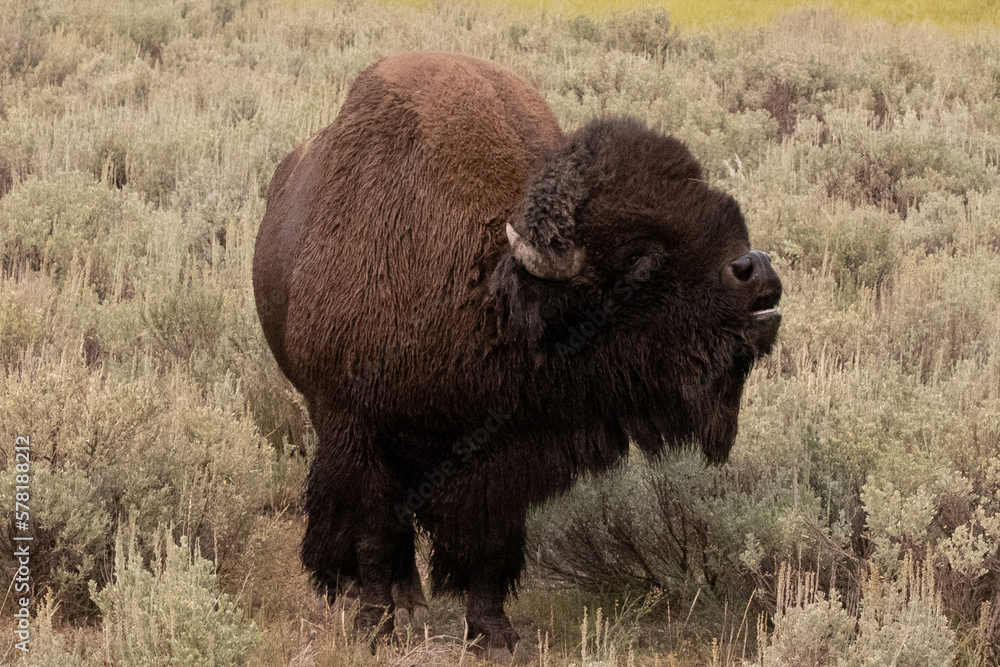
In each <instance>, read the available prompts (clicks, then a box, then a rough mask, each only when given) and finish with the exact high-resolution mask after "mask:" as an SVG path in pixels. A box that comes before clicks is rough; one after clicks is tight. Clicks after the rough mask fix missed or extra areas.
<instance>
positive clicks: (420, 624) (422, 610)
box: [396, 605, 427, 632]
mask: <svg viewBox="0 0 1000 667" xmlns="http://www.w3.org/2000/svg"><path fill="white" fill-rule="evenodd" d="M425 625H427V607H426V606H425V605H415V606H414V607H413V608H412V609H406V608H405V607H396V628H397V629H401V628H405V627H410V628H412V629H413V631H414V632H417V631H420V632H423V629H424V626H425Z"/></svg>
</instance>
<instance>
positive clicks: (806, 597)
mask: <svg viewBox="0 0 1000 667" xmlns="http://www.w3.org/2000/svg"><path fill="white" fill-rule="evenodd" d="M816 581H817V578H816V576H815V575H812V574H808V573H807V574H805V575H803V574H801V573H800V574H799V575H798V577H797V578H796V580H795V581H791V568H789V567H788V566H787V565H784V566H782V571H781V577H780V578H779V583H778V608H777V611H776V612H775V616H774V633H773V634H772V635H771V637H770V640H769V642H768V643H767V644H766V645H765V635H764V633H763V632H761V633H760V635H759V637H758V641H759V642H760V643H761V651H760V658H759V660H760V661H759V662H758V663H756V664H758V665H760V666H761V667H785V666H788V667H793V666H798V665H815V666H817V667H825V666H827V665H829V666H830V667H862V666H863V665H887V664H893V665H899V666H900V667H932V666H936V665H947V664H950V663H951V660H952V658H953V656H954V642H955V634H954V632H953V631H952V630H951V629H950V628H949V627H948V619H947V618H946V617H945V616H944V614H943V613H942V609H941V601H940V598H939V597H938V595H937V593H936V591H935V588H934V570H933V567H932V566H931V565H930V563H929V562H925V563H924V564H923V565H919V564H915V563H914V561H913V560H912V558H911V557H910V556H907V557H905V558H904V560H903V562H902V571H901V573H900V575H899V576H898V577H896V578H892V579H886V578H884V577H882V576H880V575H879V572H878V571H877V570H876V569H873V570H872V571H871V572H870V573H869V574H868V575H867V577H866V578H865V580H864V584H863V586H862V590H863V595H862V597H861V600H860V602H859V606H860V609H861V614H860V618H859V619H857V621H855V619H853V618H851V617H850V616H849V615H848V614H847V612H846V610H845V609H844V608H843V606H842V605H841V604H840V600H839V598H838V596H837V595H836V593H833V594H832V595H831V597H830V599H827V598H826V596H825V595H823V593H821V592H820V591H819V590H818V589H817V587H816ZM761 625H763V624H761ZM760 629H761V630H763V627H761V628H760Z"/></svg>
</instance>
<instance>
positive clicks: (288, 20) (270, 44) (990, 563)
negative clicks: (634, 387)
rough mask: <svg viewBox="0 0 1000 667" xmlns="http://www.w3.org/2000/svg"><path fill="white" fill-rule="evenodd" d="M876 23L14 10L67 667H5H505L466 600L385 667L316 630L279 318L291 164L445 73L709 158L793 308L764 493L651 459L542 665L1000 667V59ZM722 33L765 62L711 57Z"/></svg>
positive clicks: (550, 550)
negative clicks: (486, 660)
mask: <svg viewBox="0 0 1000 667" xmlns="http://www.w3.org/2000/svg"><path fill="white" fill-rule="evenodd" d="M869 4H870V3H860V2H852V3H847V4H845V7H847V9H848V10H850V11H851V12H852V14H851V15H847V14H842V13H840V12H839V11H834V10H829V9H822V10H816V9H806V10H802V11H798V12H796V13H791V14H782V15H780V16H777V17H776V18H772V14H773V13H774V12H775V11H776V10H777V9H778V8H779V5H778V3H776V2H775V3H771V4H768V3H765V4H764V5H756V4H755V5H753V7H755V9H753V10H752V11H751V10H750V9H749V8H750V7H751V5H750V3H734V4H733V5H731V6H730V7H731V8H730V9H726V10H721V9H719V8H720V7H721V6H722V5H721V4H719V3H698V4H695V3H687V4H685V3H678V4H677V5H676V6H675V12H676V16H677V18H678V21H679V23H680V26H681V27H680V28H678V27H677V26H676V25H675V24H674V21H673V17H671V16H670V15H668V14H667V13H666V12H664V11H663V10H658V9H644V10H642V11H639V12H636V13H630V14H621V13H619V14H608V15H603V14H601V13H600V12H593V13H592V15H591V16H589V17H588V16H582V15H580V12H578V11H577V10H576V6H575V5H574V6H573V8H572V11H569V12H568V13H566V15H565V16H562V15H560V14H559V13H556V12H546V13H544V14H541V13H539V12H537V11H535V10H536V9H537V5H535V4H526V5H525V7H526V8H522V9H518V8H503V7H497V6H492V5H481V6H480V5H475V6H474V5H461V4H451V3H437V4H433V5H431V6H427V7H424V8H420V7H412V6H402V5H381V4H376V3H374V2H371V1H370V0H357V1H355V2H348V3H340V4H336V5H334V4H323V3H316V2H304V3H298V2H288V1H285V0H273V1H269V0H183V1H169V2H152V1H149V2H132V1H127V2H126V1H125V0H101V1H98V0H80V1H70V0H44V1H43V0H28V1H26V0H0V425H2V429H0V430H2V437H3V440H4V443H6V444H5V445H4V447H3V449H2V451H3V459H2V460H3V461H4V464H3V468H4V472H3V474H2V475H0V503H2V504H3V507H4V508H7V509H5V511H6V512H12V511H13V509H14V501H15V497H16V496H15V493H16V492H17V489H15V486H16V485H17V484H20V483H21V482H20V481H18V479H17V477H16V473H18V472H19V471H18V470H17V468H16V461H15V459H14V438H15V436H18V435H23V436H30V439H31V440H30V443H31V444H30V447H31V453H32V464H31V467H30V484H29V486H30V502H29V504H30V507H31V516H32V519H31V526H30V533H31V535H33V536H34V542H33V543H32V549H33V551H32V557H31V566H30V569H31V580H32V584H33V589H32V593H31V594H32V598H31V599H32V604H31V612H32V614H33V616H32V626H31V627H32V632H33V634H32V645H31V646H32V652H31V654H30V657H28V658H27V659H26V658H25V657H24V656H22V655H20V653H19V652H18V651H17V650H16V649H14V647H13V640H10V641H9V644H3V645H0V663H4V664H7V663H17V662H19V664H30V665H37V666H44V665H53V666H55V665H58V666H60V667H62V666H67V665H108V664H110V665H123V666H124V665H160V664H163V665H166V664H188V665H239V664H250V665H372V664H393V665H401V666H402V665H411V664H420V665H424V664H443V665H444V664H448V665H450V664H459V663H462V664H472V663H473V662H474V657H473V656H471V655H469V654H468V652H467V651H466V649H465V647H464V645H463V642H462V624H461V609H462V607H461V605H460V604H459V603H458V602H456V601H454V600H447V599H444V600H435V601H433V602H432V608H431V612H430V625H429V626H428V628H427V629H426V630H425V629H424V628H416V629H413V632H412V633H411V634H410V635H408V636H403V637H401V639H400V645H399V646H397V647H394V648H389V649H386V650H384V651H382V652H381V653H380V654H379V655H378V656H375V657H373V656H370V655H369V654H368V652H367V650H366V649H364V648H363V647H361V646H359V645H358V644H357V643H355V642H354V641H352V639H351V638H350V637H349V632H347V631H346V630H345V628H349V627H350V622H351V610H350V609H340V608H336V607H335V608H332V609H330V608H327V607H325V606H324V605H322V604H319V603H318V600H317V598H316V597H315V596H314V595H313V594H312V592H311V591H310V588H309V586H308V582H307V580H306V577H305V575H304V574H303V573H302V572H301V568H300V565H299V560H298V553H297V551H298V544H299V540H300V539H301V535H302V531H303V528H304V521H303V515H302V510H301V489H302V483H303V480H304V476H305V471H306V469H307V461H308V456H309V454H310V451H311V448H312V447H313V445H314V441H313V434H312V432H311V430H310V428H309V426H308V423H307V420H306V417H305V414H304V409H303V405H302V402H301V400H300V398H299V397H298V396H297V395H296V394H295V393H294V392H293V391H292V390H291V388H290V387H289V385H288V384H287V383H286V382H285V381H284V380H283V378H282V377H281V375H280V373H279V372H278V369H277V367H276V365H275V363H274V361H273V359H272V357H271V355H270V353H269V352H268V350H267V347H266V345H265V344H264V341H263V338H262V336H261V333H260V331H259V325H258V323H257V319H256V313H255V310H254V306H253V300H252V293H251V287H250V262H251V256H252V251H253V241H254V238H255V234H256V228H257V224H258V223H259V221H260V219H261V216H262V214H263V193H264V191H265V189H266V187H267V184H268V182H269V179H270V177H271V174H272V173H273V170H274V168H275V166H276V165H277V162H278V161H279V160H280V159H281V158H282V157H283V156H284V155H285V154H286V153H287V152H288V151H289V150H290V149H291V148H292V147H293V146H295V145H296V144H297V143H299V142H300V141H302V140H303V139H304V138H305V137H307V136H308V135H309V134H310V133H311V132H314V131H316V130H318V129H320V128H322V127H323V126H325V125H326V124H328V123H329V122H330V121H331V120H332V119H333V118H334V117H335V116H336V113H337V110H338V107H339V105H340V103H341V102H342V101H343V99H344V96H345V93H346V90H347V87H348V86H349V84H350V82H351V81H352V79H353V78H354V76H355V75H356V73H357V72H358V71H359V69H361V68H363V67H365V66H366V65H368V64H370V63H371V62H373V61H374V60H376V59H377V58H379V57H381V56H385V55H391V54H395V53H400V52H407V51H423V50H444V51H459V52H463V53H467V54H470V55H473V56H478V57H482V58H491V59H493V60H496V61H498V62H500V63H502V64H503V65H504V66H506V67H508V68H511V69H513V70H514V71H516V72H518V73H520V74H522V75H523V76H525V77H527V78H530V79H531V80H533V81H534V82H535V83H536V84H537V86H538V87H539V88H540V90H541V91H542V92H543V94H544V96H545V97H546V99H547V100H548V102H549V104H550V105H551V107H552V109H553V110H554V112H555V114H556V116H557V117H558V118H559V121H560V123H561V124H562V126H563V127H564V129H566V130H571V129H574V128H576V127H578V126H579V125H580V124H581V123H583V122H585V121H586V120H587V119H589V118H591V117H593V116H595V115H601V114H604V115H611V114H630V115H633V116H636V117H638V118H639V119H641V120H642V121H643V122H645V123H647V124H648V125H649V126H650V127H652V128H655V129H656V130H659V131H662V132H665V133H671V134H674V135H676V136H677V137H679V138H681V139H682V140H684V141H685V142H686V143H687V144H688V146H689V147H690V148H691V150H692V151H693V152H694V153H695V155H696V156H697V157H698V158H699V159H700V160H701V161H702V163H703V165H704V167H705V170H706V172H707V174H708V175H709V178H710V179H711V180H712V182H713V183H714V184H715V185H717V186H718V187H721V188H723V189H725V190H727V191H729V192H731V193H732V194H733V195H734V196H735V197H736V198H737V199H738V200H739V201H740V202H741V205H742V206H743V210H744V212H745V214H746V216H747V220H748V224H749V227H750V231H751V238H752V240H753V241H754V245H755V247H759V248H762V249H764V250H766V251H767V252H769V253H770V254H771V256H772V258H773V261H774V264H775V266H776V268H777V270H778V271H779V273H780V274H781V276H782V279H783V281H784V285H785V296H784V298H783V302H782V310H783V311H784V314H785V319H784V323H783V325H782V332H781V336H780V339H779V346H778V349H777V350H776V351H775V354H774V355H773V356H772V357H771V358H769V359H768V360H767V361H766V362H765V363H764V364H762V365H761V366H760V367H759V368H758V369H757V370H756V371H755V372H754V374H753V375H752V376H751V379H750V381H749V384H748V387H747V392H746V396H745V402H744V408H743V416H742V418H741V432H740V436H739V438H738V441H737V444H736V447H735V449H734V453H733V460H732V461H731V462H730V463H729V464H727V465H725V466H722V467H718V468H706V467H705V466H704V465H703V464H702V462H701V461H700V459H698V458H697V457H696V456H692V455H691V454H690V453H688V452H678V453H675V454H672V455H669V456H666V457H664V459H663V460H661V461H656V462H645V461H642V460H641V459H639V458H638V457H633V459H632V460H631V461H630V462H629V463H628V465H627V466H625V467H623V468H622V469H621V470H619V471H617V472H616V473H615V474H614V475H613V476H611V477H609V478H606V479H601V480H586V481H584V482H583V483H581V484H580V485H579V486H578V488H576V489H574V491H572V492H571V493H570V494H568V495H567V496H565V497H563V498H561V499H558V500H557V501H554V502H553V503H551V504H549V505H547V506H545V507H543V508H539V509H538V510H537V511H536V512H535V513H534V515H533V516H532V518H531V523H530V530H531V544H530V550H529V554H530V559H529V560H530V561H531V567H530V571H529V573H528V575H527V578H526V582H525V587H524V590H523V592H522V594H521V595H520V597H519V598H518V599H517V600H516V601H515V602H514V603H513V604H512V606H511V616H512V619H513V620H514V622H515V624H516V625H517V626H518V628H519V629H520V630H521V632H522V636H524V637H526V638H528V639H529V640H530V641H531V642H532V643H533V644H536V643H537V644H538V647H537V648H536V651H535V653H536V655H535V660H536V661H537V662H538V664H540V665H571V664H575V665H580V666H581V667H582V666H583V665H611V664H616V665H617V664H624V665H633V664H639V665H664V666H666V665H740V664H744V665H753V664H761V665H768V666H784V665H788V666H792V665H804V664H815V665H852V666H853V665H890V664H894V665H899V666H904V665H913V666H917V665H935V666H939V665H943V664H949V663H951V664H955V665H962V666H965V665H969V666H971V665H977V666H978V665H990V664H997V660H998V659H1000V655H998V651H1000V649H998V646H1000V327H998V322H1000V188H998V187H997V183H998V166H1000V135H998V134H997V128H1000V31H998V30H997V29H996V28H994V27H990V26H989V25H979V26H976V27H975V28H974V29H965V30H955V29H953V28H941V27H937V26H935V25H933V24H930V23H921V24H900V25H896V24H893V23H889V22H886V21H883V20H879V19H873V18H859V17H858V16H857V15H854V14H853V12H855V11H858V12H860V11H861V10H863V9H865V7H867V6H868V5H869ZM781 6H784V5H781ZM949 6H952V7H957V8H958V10H957V12H956V13H955V14H952V15H949V16H948V17H944V18H947V19H948V20H945V21H943V22H945V23H953V22H964V21H968V20H969V19H971V18H974V17H978V16H982V17H983V18H984V19H985V20H987V21H989V20H994V21H995V11H996V10H995V3H994V5H993V9H992V10H991V9H990V8H989V4H988V3H985V2H983V3H980V4H977V3H975V2H973V1H972V0H970V1H969V2H968V3H958V4H954V5H949ZM760 7H764V8H765V9H763V10H761V9H760ZM887 7H889V5H888V4H887V3H879V5H878V7H876V8H875V9H874V10H873V11H874V13H876V14H879V13H882V14H883V15H885V14H884V12H885V11H890V10H887V9H885V8H887ZM903 7H904V9H903V10H900V11H902V12H903V13H901V14H889V16H890V18H896V19H905V18H909V17H911V16H912V17H924V16H929V17H931V18H935V19H938V18H942V16H941V15H938V14H936V13H935V12H938V11H939V9H938V7H939V5H936V4H931V3H922V2H913V3H907V4H905V5H903ZM587 8H588V7H582V11H585V10H586V9H587ZM966 8H967V9H966ZM977 8H978V9H977ZM758 11H759V12H761V13H758ZM891 11H895V10H891ZM990 11H992V12H993V14H990ZM716 12H718V14H717V13H716ZM715 18H727V19H728V20H737V21H742V20H744V19H747V20H750V19H753V20H754V21H756V22H758V23H759V25H743V26H728V27H727V26H721V27H713V28H698V27H696V25H697V24H699V23H702V24H703V23H705V22H706V21H709V20H712V19H715ZM16 534H17V533H16V530H15V529H14V528H13V527H12V528H10V529H9V530H4V531H0V543H2V544H0V569H2V571H3V572H4V573H5V574H6V575H8V576H10V577H11V582H12V586H13V583H14V578H15V576H16V573H17V568H18V563H17V561H16V559H15V558H14V557H13V556H12V554H13V553H14V547H15V542H14V541H13V540H12V538H13V537H14V536H15V535H16ZM426 550H427V547H426V545H425V547H424V554H423V556H424V557H426ZM17 597H18V596H17V595H16V594H14V593H11V592H8V594H7V596H6V598H5V599H4V602H3V606H2V608H0V628H3V630H4V633H5V635H4V636H6V637H9V638H12V637H13V636H14V635H13V633H12V632H11V630H12V629H13V626H14V624H15V618H14V613H15V609H16V604H17V602H16V600H17ZM425 632H426V635H425Z"/></svg>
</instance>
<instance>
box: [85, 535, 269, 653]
mask: <svg viewBox="0 0 1000 667" xmlns="http://www.w3.org/2000/svg"><path fill="white" fill-rule="evenodd" d="M137 539H138V535H137V532H136V527H135V523H134V522H133V523H131V524H130V525H129V528H128V537H127V538H124V537H123V532H122V530H121V529H120V528H119V531H118V535H117V537H116V538H115V562H114V580H113V581H112V582H111V583H109V584H108V585H107V586H105V587H104V588H103V589H102V590H101V591H100V592H99V593H98V591H97V587H96V586H95V585H94V584H91V587H90V594H91V596H92V597H93V599H94V602H95V603H96V604H97V606H98V608H99V609H100V610H101V615H102V617H103V619H104V632H105V635H106V637H107V647H108V659H109V660H113V661H114V662H115V664H118V665H122V667H130V666H132V665H134V666H136V667H156V666H158V665H163V666H167V665H176V664H185V665H206V666H212V667H228V666H230V665H244V664H246V660H247V657H248V655H249V654H250V652H251V651H252V649H253V647H254V646H255V645H256V644H257V643H259V642H260V635H259V633H258V631H257V627H256V625H255V624H254V623H253V621H244V620H243V612H242V611H241V610H240V609H239V607H237V606H236V603H235V602H233V601H232V599H231V598H230V597H229V595H227V594H226V593H220V592H219V590H218V589H217V588H216V585H215V580H216V574H215V566H214V565H213V564H212V562H211V561H209V560H207V559H205V558H203V557H202V556H201V550H200V549H199V548H198V545H197V544H196V545H195V547H194V550H193V551H192V549H191V548H190V546H189V545H188V543H187V538H186V537H182V538H181V540H180V543H174V541H173V540H172V539H169V538H168V537H167V532H166V531H164V530H158V531H157V534H156V537H155V539H154V541H153V558H152V561H151V562H150V567H149V569H147V568H146V567H144V565H143V557H142V554H141V553H140V552H139V548H138V541H137ZM126 540H127V542H126Z"/></svg>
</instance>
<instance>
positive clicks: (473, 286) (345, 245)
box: [268, 54, 562, 400]
mask: <svg viewBox="0 0 1000 667" xmlns="http://www.w3.org/2000/svg"><path fill="white" fill-rule="evenodd" d="M320 135H321V137H320V139H321V140H322V141H317V142H316V143H315V144H314V147H313V148H312V149H311V151H310V155H311V156H312V155H314V154H315V153H314V152H315V151H317V150H319V148H318V147H319V146H322V151H323V154H322V158H321V160H320V161H321V162H322V166H321V168H320V169H319V170H318V171H317V170H313V171H311V172H309V174H308V177H309V178H318V179H319V187H318V188H316V189H315V190H314V192H315V195H314V197H313V199H312V200H311V203H310V205H309V207H310V211H309V215H308V219H307V221H306V230H305V234H304V237H303V239H302V242H301V245H300V248H299V253H298V256H297V259H296V262H295V267H294V271H293V274H292V279H291V285H290V289H289V299H288V302H289V306H288V315H287V324H286V348H287V349H288V350H289V356H290V363H291V365H292V366H293V367H294V375H296V376H297V377H300V378H303V380H304V383H305V384H309V385H313V384H314V383H321V384H323V385H324V386H325V388H326V390H327V391H329V390H330V389H331V387H332V386H343V385H344V384H345V380H347V379H349V378H350V377H353V376H354V375H356V374H357V373H358V370H357V369H358V368H359V367H361V368H364V367H368V366H371V365H373V364H374V366H375V367H377V368H378V372H377V373H376V375H377V376H378V383H377V386H376V385H375V384H374V383H373V384H372V385H371V386H368V385H366V387H368V388H370V389H372V390H373V391H377V392H379V393H383V394H384V395H385V396H390V395H393V394H394V393H396V394H398V393H399V389H400V387H401V386H402V384H408V383H409V384H410V387H411V389H413V390H414V391H425V390H426V391H430V390H432V388H431V387H429V386H426V385H425V384H424V381H423V380H421V381H420V382H419V383H418V384H420V386H414V385H412V382H414V381H415V378H418V377H419V378H435V377H437V378H440V377H444V376H446V375H454V374H455V373H458V374H461V373H462V369H461V368H456V367H455V366H456V365H458V366H461V365H462V364H463V362H462V360H463V359H468V358H474V357H477V356H480V355H481V354H482V353H484V351H483V350H470V349H469V343H468V341H470V340H478V341H480V342H483V341H482V336H477V335H476V332H477V331H479V330H481V329H482V327H483V326H484V323H483V319H484V317H485V316H486V313H485V311H484V310H483V309H482V308H478V307H475V306H474V305H473V302H474V301H475V300H476V299H478V298H480V297H481V293H480V292H482V291H484V290H482V289H481V282H482V281H481V280H477V279H476V276H479V277H481V276H482V275H484V271H485V270H488V268H489V266H490V265H491V264H495V262H496V261H497V260H498V258H499V255H500V253H502V252H503V251H504V248H505V232H504V225H505V222H506V219H507V217H508V216H509V215H510V214H511V212H512V211H513V208H514V206H515V205H516V203H517V200H518V199H519V197H520V196H521V192H522V190H523V186H524V183H525V182H526V180H527V179H528V177H529V176H530V174H531V173H532V171H534V170H535V169H536V168H537V167H538V166H539V165H540V163H541V161H542V159H543V158H544V155H545V154H546V152H547V151H548V150H549V149H551V148H553V147H554V146H555V145H556V144H557V143H558V142H559V140H560V139H561V136H562V135H561V131H560V129H559V127H558V123H557V122H556V120H555V117H554V116H553V115H552V113H551V111H550V110H549V109H548V107H547V105H546V104H545V101H544V100H543V99H542V98H541V96H540V95H539V94H538V93H537V92H536V91H535V90H534V89H533V88H532V87H531V86H530V85H529V84H527V83H525V82H524V81H522V80H521V79H519V78H518V77H516V76H515V75H513V74H511V73H509V72H506V71H504V70H502V69H500V68H498V67H496V66H495V65H492V64H490V63H487V62H484V61H479V60H476V59H473V58H468V57H465V56H458V55H447V54H419V55H407V56H398V57H393V58H387V59H384V60H381V61H379V62H378V63H376V64H374V65H372V66H371V67H369V68H368V69H366V70H365V71H363V72H362V73H361V74H360V75H359V76H358V78H357V79H356V80H355V82H354V84H353V85H352V86H351V89H350V91H349V92H348V96H347V99H346V100H345V101H344V104H343V106H342V108H341V110H340V113H339V114H338V117H337V119H336V120H335V121H334V123H333V124H331V125H330V126H329V127H328V128H326V129H325V130H323V131H322V132H321V133H320ZM296 177H297V178H298V177H306V176H303V172H302V171H301V170H300V171H298V172H297V173H296ZM272 203H273V202H272V201H271V200H270V197H269V201H268V206H269V207H271V206H272ZM477 290H478V291H477ZM433 332H437V333H436V334H434V333H433ZM445 332H447V333H445ZM484 344H485V343H484ZM449 346H454V347H455V349H454V350H450V349H445V348H448V347H449ZM386 350H391V351H392V352H390V353H386V352H385V351H386ZM373 360H374V361H373ZM397 373H398V374H399V376H398V377H397ZM451 386H452V387H453V386H454V385H451ZM373 400H374V397H373Z"/></svg>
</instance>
